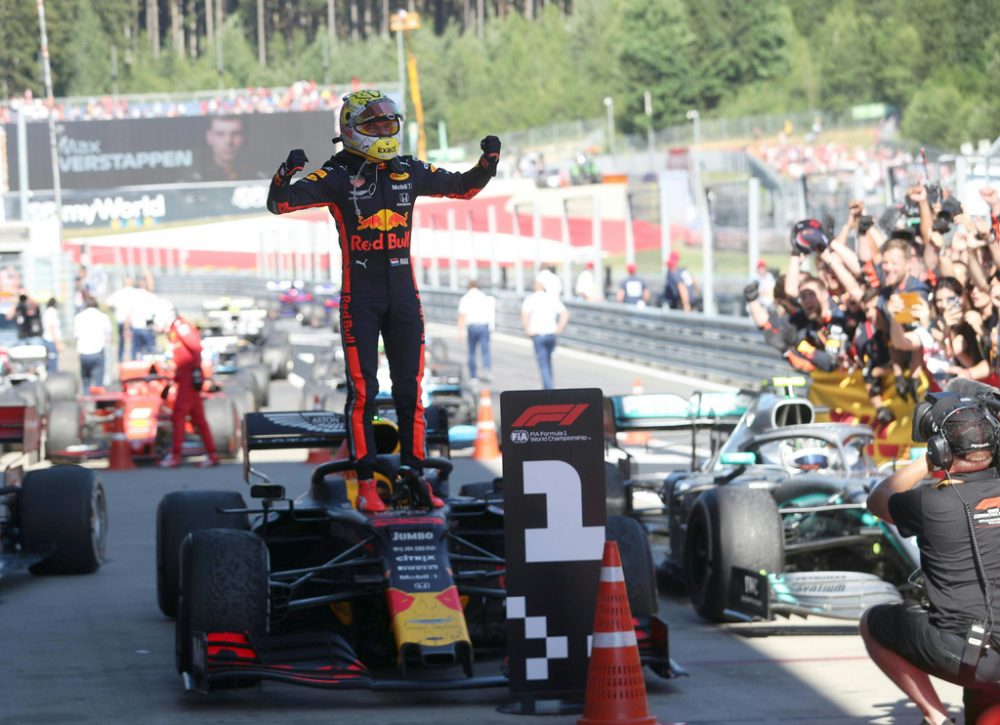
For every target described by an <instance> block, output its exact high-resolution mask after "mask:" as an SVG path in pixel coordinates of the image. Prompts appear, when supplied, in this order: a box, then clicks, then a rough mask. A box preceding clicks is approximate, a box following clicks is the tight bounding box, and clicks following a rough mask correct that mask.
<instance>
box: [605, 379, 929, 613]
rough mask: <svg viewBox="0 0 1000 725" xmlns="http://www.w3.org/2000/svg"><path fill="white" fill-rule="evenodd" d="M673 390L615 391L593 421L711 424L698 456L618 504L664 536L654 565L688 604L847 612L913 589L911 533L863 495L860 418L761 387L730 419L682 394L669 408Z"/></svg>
mask: <svg viewBox="0 0 1000 725" xmlns="http://www.w3.org/2000/svg"><path fill="white" fill-rule="evenodd" d="M675 397H676V396H656V395H647V396H617V397H615V398H612V399H610V400H609V401H608V403H609V404H608V406H607V412H608V415H609V418H606V420H607V421H608V425H609V427H610V429H611V430H612V431H613V432H616V433H618V432H622V431H635V430H647V431H648V430H663V429H665V428H668V427H674V428H676V427H678V426H682V427H683V426H684V425H686V426H688V427H690V428H692V429H693V428H694V427H700V428H701V429H702V431H703V432H705V431H708V432H710V433H711V434H712V435H713V436H715V441H716V442H715V444H714V445H712V446H710V447H709V451H708V453H707V455H706V456H705V457H704V458H703V459H702V460H703V463H702V464H701V465H696V466H693V467H691V468H688V469H687V470H676V471H672V472H669V473H668V474H666V475H665V476H664V475H658V476H648V477H643V478H630V480H628V481H627V482H626V489H627V491H628V495H627V496H626V501H627V503H628V504H629V509H630V513H631V514H632V515H633V516H635V517H637V518H638V519H639V520H641V521H643V522H644V524H645V526H646V529H647V531H649V532H650V533H652V534H653V535H656V536H660V537H663V538H664V539H665V547H664V548H665V550H666V556H665V559H664V560H663V562H662V563H661V564H660V565H659V570H660V572H661V573H662V574H663V575H664V576H665V577H666V578H667V579H668V580H669V581H672V582H674V583H677V584H680V585H682V586H685V587H686V588H687V592H688V596H689V598H690V601H691V604H692V606H693V607H694V608H695V610H696V611H697V612H698V613H699V614H700V615H701V616H703V617H704V618H706V619H708V620H712V621H727V620H729V621H732V620H753V619H772V618H774V617H775V616H776V615H779V614H781V615H787V614H791V613H795V614H802V615H808V614H817V615H824V616H827V617H839V618H845V619H857V618H858V617H860V615H861V613H862V612H863V611H864V610H865V609H866V608H867V607H868V606H871V605H872V604H876V603H880V602H897V601H902V600H903V599H904V598H911V599H914V600H918V599H919V598H920V596H921V592H920V588H919V586H918V585H917V584H915V583H913V582H911V580H910V576H911V574H912V573H913V572H914V571H915V570H916V569H917V568H918V566H919V554H918V551H917V548H916V544H915V542H913V541H912V540H911V539H907V538H904V537H902V536H901V535H900V534H899V532H898V530H897V529H896V528H895V526H893V525H891V524H889V523H887V522H885V521H881V520H879V519H877V518H875V517H874V516H872V515H871V514H870V513H869V512H868V510H867V508H866V505H865V500H866V498H867V496H868V492H869V490H870V488H871V486H872V485H873V483H874V482H875V481H876V480H878V478H879V472H878V470H877V468H876V465H875V463H874V461H873V460H872V458H871V456H870V453H869V452H870V450H871V447H872V445H873V444H874V438H875V436H874V433H873V431H872V429H871V428H869V427H868V426H861V425H849V424H844V423H817V422H815V410H814V408H813V406H812V404H811V403H810V402H809V401H808V400H807V399H806V398H802V397H798V396H797V395H796V394H795V393H794V391H793V390H792V389H791V388H785V389H780V388H779V389H771V390H764V391H762V392H760V393H759V394H757V395H756V396H754V397H753V398H752V399H750V401H749V402H748V403H747V404H746V406H745V410H744V411H743V412H742V413H741V414H740V416H739V417H738V419H736V418H734V417H733V416H732V415H730V416H728V417H727V416H711V415H706V414H705V413H706V411H704V410H699V409H698V408H697V404H696V403H695V402H694V401H692V403H693V405H692V406H691V407H690V408H689V410H688V411H686V412H684V411H681V412H680V414H679V411H678V407H677V405H676V400H674V398H675ZM734 412H736V411H735V410H734V411H730V413H734ZM695 448H696V447H695V446H694V445H693V444H692V453H693V452H694V450H695ZM692 460H694V458H693V459H692ZM626 475H627V476H628V471H627V466H626Z"/></svg>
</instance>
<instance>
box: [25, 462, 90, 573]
mask: <svg viewBox="0 0 1000 725" xmlns="http://www.w3.org/2000/svg"><path fill="white" fill-rule="evenodd" d="M18 498H19V519H20V523H21V538H22V543H23V545H24V548H25V550H26V551H29V552H30V551H43V550H46V549H48V548H50V547H54V548H53V550H52V553H51V555H50V556H48V557H47V558H45V559H44V560H42V561H40V562H38V563H37V564H35V565H33V566H32V567H31V568H30V571H31V573H32V574H90V573H91V572H94V571H97V569H98V567H100V566H101V563H102V562H103V561H104V557H105V554H106V551H107V537H108V505H107V500H106V498H105V495H104V486H103V485H102V484H101V482H100V480H98V478H97V476H96V474H95V473H94V472H93V471H92V470H90V469H89V468H83V467H82V466H76V465H62V466H53V467H52V468H46V469H44V470H38V471H29V472H28V473H26V474H25V476H24V481H23V482H22V484H21V492H20V495H19V497H18Z"/></svg>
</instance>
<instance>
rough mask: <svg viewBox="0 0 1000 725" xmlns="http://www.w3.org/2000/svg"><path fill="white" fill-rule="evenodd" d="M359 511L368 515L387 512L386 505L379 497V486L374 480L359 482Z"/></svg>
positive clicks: (368, 479)
mask: <svg viewBox="0 0 1000 725" xmlns="http://www.w3.org/2000/svg"><path fill="white" fill-rule="evenodd" d="M358 511H363V512H365V513H366V514H377V513H379V512H381V511H385V504H384V503H383V502H382V498H381V497H380V496H379V495H378V484H377V483H375V479H374V478H365V479H363V480H359V481H358Z"/></svg>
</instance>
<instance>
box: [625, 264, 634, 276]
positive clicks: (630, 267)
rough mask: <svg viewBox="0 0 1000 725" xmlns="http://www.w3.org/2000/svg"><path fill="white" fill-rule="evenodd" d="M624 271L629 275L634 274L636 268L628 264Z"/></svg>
mask: <svg viewBox="0 0 1000 725" xmlns="http://www.w3.org/2000/svg"><path fill="white" fill-rule="evenodd" d="M625 269H626V271H628V273H629V274H635V270H636V266H635V265H634V264H630V265H628V266H627V267H626V268H625Z"/></svg>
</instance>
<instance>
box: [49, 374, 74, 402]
mask: <svg viewBox="0 0 1000 725" xmlns="http://www.w3.org/2000/svg"><path fill="white" fill-rule="evenodd" d="M79 390H80V386H79V384H78V383H77V380H76V376H75V375H73V374H72V373H60V372H56V373H49V374H48V375H47V376H46V378H45V392H46V393H47V394H48V398H49V403H50V404H54V403H55V402H57V401H60V400H76V396H77V393H78V392H79Z"/></svg>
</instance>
